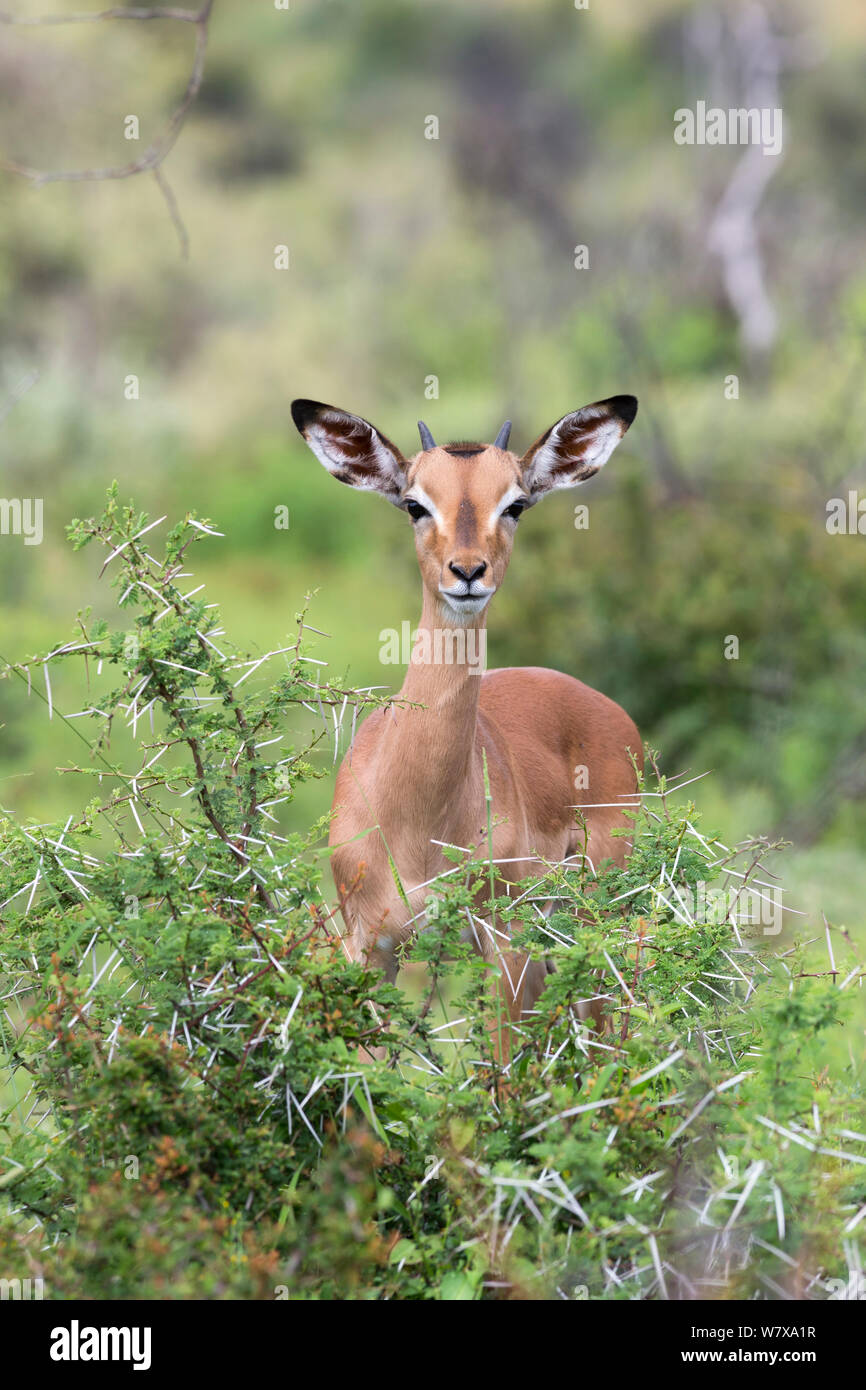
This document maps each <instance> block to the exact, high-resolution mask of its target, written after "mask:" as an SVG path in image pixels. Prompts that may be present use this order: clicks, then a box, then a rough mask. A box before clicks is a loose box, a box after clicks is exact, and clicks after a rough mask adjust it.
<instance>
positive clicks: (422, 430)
mask: <svg viewBox="0 0 866 1390" xmlns="http://www.w3.org/2000/svg"><path fill="white" fill-rule="evenodd" d="M418 433H419V434H420V436H421V447H422V449H435V448H436V440H435V439H434V438H433V436H432V434H431V433H430V431H429V430H428V428H427V426H426V425H425V424H424V421H423V420H419V421H418Z"/></svg>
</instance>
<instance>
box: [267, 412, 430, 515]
mask: <svg viewBox="0 0 866 1390" xmlns="http://www.w3.org/2000/svg"><path fill="white" fill-rule="evenodd" d="M292 419H293V420H294V422H295V424H296V425H297V427H298V429H299V430H300V432H301V434H302V435H303V436H304V439H305V440H306V441H307V443H308V444H309V446H310V448H311V449H312V451H313V453H314V454H315V455H316V458H317V459H318V460H319V462H320V463H323V464H324V465H325V467H326V468H327V470H328V472H329V473H331V474H332V475H333V476H334V477H335V478H337V479H339V481H340V482H341V483H348V485H349V487H358V488H362V489H364V490H365V491H367V492H379V493H381V494H382V496H383V497H387V499H388V501H389V502H393V503H394V505H395V506H399V504H400V496H401V493H402V490H403V486H404V484H405V481H406V467H407V463H406V460H405V458H404V457H403V455H402V454H401V453H400V450H399V449H398V448H397V447H396V445H394V444H392V443H391V441H390V439H387V438H386V436H385V435H384V434H380V433H379V431H378V430H377V429H376V428H375V427H374V426H373V425H371V424H370V422H369V420H364V419H362V417H361V416H360V415H350V414H349V412H348V411H347V410H338V409H337V407H336V406H333V405H323V404H322V402H321V401H304V400H298V401H292Z"/></svg>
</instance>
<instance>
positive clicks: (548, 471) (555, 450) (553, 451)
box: [521, 396, 637, 501]
mask: <svg viewBox="0 0 866 1390" xmlns="http://www.w3.org/2000/svg"><path fill="white" fill-rule="evenodd" d="M636 415H637V400H636V398H635V397H634V396H611V397H610V398H609V400H606V401H596V402H595V403H594V404H593V405H585V406H583V408H582V409H581V410H574V411H572V413H571V414H570V415H563V417H562V419H561V420H558V421H557V422H556V424H555V425H551V427H550V429H549V430H548V431H547V432H546V434H543V435H541V437H540V438H539V439H536V441H535V443H534V444H533V445H532V447H531V448H529V449H527V451H526V453H525V454H524V456H523V458H522V459H521V468H522V470H523V485H524V487H525V488H526V490H527V492H528V493H529V495H530V497H531V498H532V500H533V501H537V500H538V498H540V497H543V495H544V494H545V493H546V492H551V491H552V490H553V489H554V488H558V487H576V485H577V484H578V483H585V482H586V480H587V478H591V477H592V476H593V474H595V473H597V472H598V470H599V469H600V468H603V467H604V465H605V464H606V463H607V461H608V459H609V458H610V456H611V454H612V453H613V451H614V449H615V448H616V446H617V444H618V443H619V441H620V440H621V439H622V437H623V435H624V434H625V432H626V430H627V429H628V427H629V425H630V424H631V422H632V420H633V419H634V417H635V416H636Z"/></svg>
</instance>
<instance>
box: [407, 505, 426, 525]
mask: <svg viewBox="0 0 866 1390" xmlns="http://www.w3.org/2000/svg"><path fill="white" fill-rule="evenodd" d="M406 510H407V512H408V513H409V515H410V516H411V518H412V520H413V521H420V520H421V518H422V516H429V515H430V513H429V512H428V510H427V508H426V507H422V506H421V503H420V502H412V501H409V502H407V503H406Z"/></svg>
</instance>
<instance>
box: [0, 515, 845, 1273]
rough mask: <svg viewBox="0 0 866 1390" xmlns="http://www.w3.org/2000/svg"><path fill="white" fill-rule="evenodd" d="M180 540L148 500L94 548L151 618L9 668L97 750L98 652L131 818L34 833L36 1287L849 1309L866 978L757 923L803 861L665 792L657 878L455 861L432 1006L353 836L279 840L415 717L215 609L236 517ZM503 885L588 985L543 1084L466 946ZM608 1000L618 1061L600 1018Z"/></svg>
mask: <svg viewBox="0 0 866 1390" xmlns="http://www.w3.org/2000/svg"><path fill="white" fill-rule="evenodd" d="M155 531H156V524H155V523H148V519H147V517H146V516H144V515H139V514H137V513H136V512H135V510H134V509H133V508H132V507H125V508H121V507H120V505H119V504H118V501H117V495H116V488H114V489H112V490H111V491H110V492H109V497H108V502H107V506H106V509H105V512H104V514H103V515H102V516H101V517H100V518H99V519H98V520H91V521H85V522H79V521H76V522H74V523H73V524H72V526H71V528H70V534H71V538H72V540H73V543H74V544H75V545H76V546H77V547H80V546H83V545H87V544H89V543H92V542H96V543H97V544H99V545H101V546H102V547H103V548H104V550H105V552H106V558H105V562H104V565H103V569H105V570H106V571H107V572H108V573H110V574H111V576H112V582H113V584H114V585H115V587H116V588H117V589H118V593H119V598H118V604H119V612H120V616H121V621H122V625H121V626H118V627H110V626H109V625H108V623H107V622H105V621H103V620H92V619H91V617H90V615H89V614H80V615H79V619H78V622H77V625H76V629H75V636H74V637H73V638H72V639H71V640H70V641H68V642H67V643H65V644H63V645H61V646H59V647H57V648H55V649H54V650H53V651H52V652H51V653H49V654H48V655H47V656H45V657H34V658H32V659H31V660H29V661H26V662H23V663H21V664H20V665H17V666H14V667H9V668H7V669H6V671H5V673H4V674H5V676H6V678H7V680H8V681H10V682H21V683H26V685H27V687H28V689H29V690H30V691H31V693H32V695H33V697H34V698H35V697H37V696H38V698H41V699H44V700H45V702H46V704H47V705H49V707H50V712H51V713H52V714H53V716H54V717H56V718H64V719H66V720H67V722H69V723H70V728H71V729H75V730H76V731H77V732H78V734H79V736H81V737H84V736H83V735H82V734H81V720H80V719H78V720H76V722H75V723H72V722H71V719H72V716H65V715H61V714H60V713H59V710H58V708H57V706H56V703H55V702H56V699H57V693H56V692H57V691H59V689H60V686H59V683H58V682H56V681H55V684H54V685H53V686H52V673H56V672H57V670H58V668H60V667H62V665H63V663H66V662H69V661H84V662H86V663H87V666H88V670H89V675H90V685H91V697H90V698H91V700H92V703H91V704H89V705H88V708H87V710H86V711H81V712H76V713H77V714H80V715H81V716H82V718H86V719H87V720H89V721H90V722H91V723H92V724H93V725H95V729H96V733H95V737H94V739H93V741H92V743H91V742H90V741H89V740H87V739H86V738H85V742H87V743H88V745H89V748H90V758H89V760H88V761H87V762H86V763H84V764H83V765H82V766H79V767H77V768H76V769H75V772H76V775H78V776H81V775H87V776H90V777H92V778H94V779H95V781H96V787H95V791H96V793H97V794H96V796H95V797H94V799H93V800H92V801H91V802H90V803H89V804H88V805H87V806H86V807H84V808H83V809H82V810H81V811H80V812H79V813H78V814H77V815H71V816H69V817H68V819H66V820H65V821H64V822H63V823H62V824H59V823H58V824H51V825H44V824H42V825H35V824H20V823H16V822H15V821H13V820H12V819H11V818H9V817H5V818H4V819H3V821H2V827H0V872H2V888H0V902H2V908H0V915H2V934H0V970H2V980H3V989H2V993H3V996H4V997H3V1014H2V1017H0V1029H2V1038H3V1048H4V1061H5V1068H4V1075H3V1083H2V1092H0V1095H2V1111H0V1132H2V1135H3V1160H2V1173H0V1193H2V1196H3V1199H4V1205H5V1211H4V1214H3V1217H2V1223H0V1245H2V1260H0V1271H2V1272H3V1273H4V1275H5V1276H6V1277H10V1278H12V1277H21V1278H24V1277H41V1278H43V1279H44V1281H45V1292H46V1296H47V1297H53V1298H70V1297H88V1298H108V1297H111V1298H267V1299H273V1298H291V1299H298V1298H300V1299H303V1298H393V1299H420V1298H443V1299H475V1298H608V1299H619V1298H691V1297H702V1298H707V1297H761V1298H778V1297H792V1296H793V1297H797V1298H826V1297H828V1296H839V1284H838V1282H837V1283H833V1282H832V1281H833V1280H836V1281H839V1280H845V1279H846V1278H847V1276H848V1272H849V1271H851V1270H852V1269H853V1270H858V1269H859V1268H860V1254H859V1248H858V1246H857V1239H858V1235H859V1231H860V1227H859V1225H858V1223H859V1219H860V1217H861V1216H862V1214H863V1212H864V1210H866V1134H864V1132H863V1130H864V1123H863V1061H862V1037H859V1038H858V1037H857V1035H855V1034H852V1033H850V1032H846V1031H844V1030H845V1027H846V1018H847V1015H848V1006H849V1004H850V1001H851V999H852V998H853V997H854V996H855V992H856V991H855V988H854V986H855V983H856V982H858V981H859V979H860V978H861V971H860V967H859V965H858V963H857V961H856V960H855V959H854V956H853V947H852V946H851V943H850V939H849V937H848V935H847V933H846V932H844V931H843V930H841V929H838V928H836V927H832V928H831V927H830V926H829V924H828V925H827V927H826V933H825V931H824V928H823V927H822V928H821V939H822V950H823V943H824V938H825V936H826V946H827V950H828V952H829V955H828V957H827V961H826V963H824V964H821V965H818V964H816V962H815V958H814V956H813V955H812V954H810V946H809V944H808V942H807V941H805V940H804V941H803V942H802V943H801V942H800V941H799V940H798V939H793V938H792V937H791V936H790V933H789V932H788V931H787V930H786V933H785V935H784V936H783V937H776V936H767V935H766V934H765V933H764V930H763V928H762V927H761V925H760V923H757V924H756V923H754V922H750V921H748V920H747V918H748V917H749V915H750V914H749V913H748V912H746V911H745V910H744V909H742V907H741V903H742V902H744V901H745V897H744V895H745V893H746V890H748V889H753V890H755V891H757V892H758V893H765V894H766V893H769V891H770V889H769V886H768V885H767V880H766V879H765V877H764V875H763V871H762V868H761V863H762V858H763V857H764V856H765V855H766V853H767V852H768V851H769V850H770V849H771V848H772V847H770V846H768V845H767V844H766V842H760V841H746V842H744V843H743V844H742V845H741V846H739V847H736V848H733V849H730V848H728V847H727V846H724V845H721V844H720V843H719V842H718V841H717V840H716V839H715V838H714V836H713V835H712V834H711V833H709V832H705V831H703V830H702V829H701V828H700V826H699V821H698V818H697V814H696V812H695V810H694V807H693V806H691V805H685V806H683V805H674V799H673V798H672V796H671V792H670V789H669V788H668V786H667V785H666V783H665V780H664V778H663V777H660V776H659V775H658V772H657V768H656V769H655V773H656V775H655V776H654V778H653V779H652V780H651V782H650V783H649V784H647V785H646V786H645V787H644V797H643V801H642V805H641V807H640V809H635V810H634V811H632V812H631V813H630V814H631V816H632V819H633V821H634V826H633V831H632V832H630V835H631V838H632V841H633V852H632V854H631V857H630V860H629V863H628V866H627V868H625V869H616V868H613V867H611V866H609V865H607V866H604V865H601V866H595V871H593V870H592V868H591V867H590V866H589V865H588V864H586V863H585V864H584V865H583V867H582V868H580V869H575V868H573V867H568V868H566V867H564V866H562V865H551V866H549V868H548V870H547V871H546V873H545V874H544V876H542V877H541V878H539V879H536V880H533V881H527V883H526V885H525V886H524V888H523V891H522V892H521V894H520V895H519V896H518V897H517V898H516V899H514V900H511V899H509V898H508V897H506V896H505V892H504V885H503V884H502V883H501V882H500V881H499V880H498V873H497V866H496V864H495V863H494V862H493V861H492V860H491V859H490V858H489V857H485V856H484V855H483V854H482V853H480V852H476V854H475V856H474V857H473V856H471V855H468V854H467V853H466V852H465V851H463V850H460V849H458V848H454V849H453V850H449V851H448V857H449V861H450V865H451V866H450V868H449V870H448V871H447V872H446V873H444V874H442V875H441V876H440V878H439V880H438V881H437V882H436V884H435V885H433V886H432V887H431V893H430V898H429V901H428V913H427V925H426V928H425V930H424V931H423V932H422V933H421V934H420V935H419V937H418V940H417V942H416V944H415V946H414V947H413V948H411V950H410V951H409V952H408V955H409V957H410V960H411V961H414V962H416V963H418V964H419V966H420V964H421V963H423V966H424V970H423V972H421V971H420V969H419V970H418V971H415V972H410V974H411V973H414V974H422V975H423V984H422V996H421V998H420V999H414V998H412V997H410V995H409V994H407V993H405V992H404V991H403V990H401V989H400V988H397V987H394V986H391V985H389V984H387V983H386V982H384V981H383V980H382V979H381V978H380V977H379V976H377V975H376V974H374V973H371V972H369V971H368V970H366V969H365V968H364V967H363V966H362V965H360V964H357V963H353V962H351V961H350V960H349V959H348V958H347V955H346V952H345V949H344V947H343V943H342V940H341V937H340V933H339V929H338V922H337V919H336V918H335V916H334V914H333V912H332V911H331V909H330V908H329V906H328V904H327V901H326V898H325V897H324V896H323V890H322V873H323V866H324V862H325V861H324V854H323V851H322V849H321V835H322V830H323V826H322V825H321V824H319V825H316V826H313V827H312V828H311V830H310V833H309V835H308V836H306V837H302V836H298V835H290V834H285V833H283V831H282V829H281V823H280V807H281V805H282V804H284V803H285V802H287V801H288V800H290V799H291V797H292V796H293V793H294V788H295V787H296V786H297V785H298V784H299V783H300V782H302V781H304V780H305V779H308V778H310V777H314V776H316V775H317V766H316V762H315V757H314V749H313V745H314V744H315V743H316V742H317V741H318V739H319V738H321V737H322V736H323V734H324V732H325V731H328V732H329V733H332V734H333V735H334V737H336V738H338V739H339V737H340V733H341V731H343V732H344V734H345V736H348V735H349V734H350V732H351V727H354V722H355V719H356V718H357V717H358V716H359V714H360V713H362V712H363V710H364V708H366V707H370V706H373V705H376V704H379V703H382V699H383V697H380V696H378V695H374V694H373V693H372V692H370V691H360V690H355V689H353V688H351V687H349V686H348V685H347V684H346V683H345V682H340V681H339V680H334V681H332V680H330V679H329V678H327V677H323V675H322V672H321V668H320V667H316V666H315V665H314V664H313V663H312V662H311V660H310V659H309V658H308V657H306V655H305V653H304V646H303V643H304V632H305V628H306V624H305V620H304V615H303V614H300V615H298V618H297V633H296V636H295V638H294V640H293V641H292V642H290V643H289V644H288V645H286V646H283V647H280V648H278V649H277V650H276V651H274V652H271V653H265V654H263V655H262V654H258V655H249V654H247V653H244V652H242V651H239V650H238V648H237V647H235V646H234V645H233V644H232V643H231V642H230V641H229V639H228V638H227V637H226V635H225V633H224V632H223V630H222V628H221V625H220V619H219V614H218V611H217V609H216V608H215V607H214V606H213V605H211V604H208V603H207V602H206V599H205V595H204V594H203V593H202V592H201V591H200V590H197V589H196V588H195V586H193V588H192V589H191V590H189V589H188V590H186V592H184V588H185V581H187V580H188V578H189V574H188V571H186V570H185V568H184V567H185V565H186V563H187V559H188V552H190V551H191V550H192V548H193V547H195V546H196V545H197V544H200V543H205V542H207V543H208V544H210V543H211V542H210V541H209V539H208V538H209V537H210V536H212V535H213V534H214V530H213V527H212V526H211V524H210V523H208V522H203V521H200V520H198V519H197V518H196V517H194V516H188V517H186V518H185V519H184V520H183V521H182V522H180V523H179V524H178V525H177V526H175V527H174V528H173V529H172V530H171V531H170V532H169V533H168V535H167V538H166V540H165V545H164V553H163V555H162V558H161V559H157V558H155V557H154V555H153V554H152V553H151V549H152V547H153V545H154V533H155ZM275 671H276V672H278V673H277V674H274V672H275ZM317 672H318V674H317ZM43 687H44V693H43ZM21 693H22V695H23V685H22V691H21ZM7 698H11V696H7ZM309 715H313V716H315V717H316V718H320V719H321V722H322V725H323V730H322V733H318V734H315V735H313V736H312V738H310V737H307V736H305V737H304V738H303V739H301V740H300V741H299V745H298V746H297V747H296V746H294V745H291V744H290V743H289V742H288V737H289V736H288V734H287V729H288V728H289V727H290V725H291V724H292V721H294V723H295V724H297V723H298V722H299V717H300V718H301V719H302V720H304V721H308V716H309ZM344 741H345V739H344ZM118 749H119V750H120V753H118ZM482 885H484V886H486V887H488V888H492V892H493V894H494V897H496V900H497V905H498V909H499V912H500V914H501V916H502V918H503V919H504V920H507V921H509V922H510V924H511V929H512V932H513V934H514V936H515V937H516V938H518V939H519V940H521V941H523V942H524V943H525V944H526V945H527V946H528V947H529V948H530V949H531V950H532V951H533V952H534V953H536V954H542V955H544V956H546V957H548V958H549V959H550V960H551V962H552V963H553V964H554V965H555V971H554V972H553V973H552V974H551V975H550V977H549V983H548V985H547V988H546V990H545V993H544V994H543V996H542V998H541V1000H540V1001H539V1005H538V1008H537V1011H536V1013H535V1014H534V1016H533V1017H532V1018H531V1019H529V1020H527V1021H525V1023H523V1024H522V1025H521V1027H520V1030H519V1034H518V1036H517V1037H516V1038H515V1044H514V1048H513V1052H512V1059H511V1061H510V1063H508V1064H507V1065H505V1064H500V1063H498V1062H497V1060H496V1057H495V1055H494V1054H493V1052H492V1049H491V1042H490V1038H491V1024H492V1023H493V1021H494V1020H493V1011H494V1009H495V1003H494V992H493V991H491V989H490V981H489V978H488V975H489V967H488V966H486V965H485V964H484V963H483V962H482V961H481V960H480V958H478V957H477V956H476V955H474V954H473V953H472V952H471V951H470V949H469V947H468V946H467V945H466V944H465V943H464V942H463V941H462V940H461V937H462V934H463V932H464V928H465V927H466V924H467V919H468V920H469V922H470V923H471V922H472V918H473V913H474V912H476V911H477V902H478V892H479V888H480V887H481V886H482ZM701 885H711V886H715V887H716V888H719V889H722V890H724V892H725V898H724V902H725V911H724V912H723V913H710V912H702V911H698V910H697V909H696V904H698V903H701V902H703V901H705V898H704V897H703V896H702V894H703V889H702V888H701ZM550 899H553V900H554V902H555V908H554V911H553V912H552V914H551V915H550V916H549V917H548V918H543V917H542V916H541V914H540V912H539V910H538V907H539V903H540V902H542V901H549V900H550ZM809 935H810V933H808V932H807V933H804V937H808V936H809ZM598 993H602V994H603V995H604V997H605V1001H606V1003H605V1008H606V1013H607V1018H608V1026H607V1029H606V1031H605V1032H604V1033H603V1034H596V1033H594V1032H593V1031H592V1029H591V1028H590V1027H589V1026H588V1025H586V1024H584V1023H582V1022H581V1021H580V1019H579V1016H578V1011H577V1007H576V1005H577V1001H579V1000H581V999H585V998H587V997H589V996H592V995H596V994H598ZM849 1041H851V1042H852V1046H850V1047H847V1043H848V1042H849ZM855 1046H856V1047H857V1048H858V1049H859V1054H855V1051H854V1047H855ZM371 1047H378V1048H382V1049H384V1056H383V1060H381V1061H376V1062H370V1063H365V1064H361V1063H359V1060H358V1051H359V1048H365V1049H367V1048H371Z"/></svg>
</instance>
